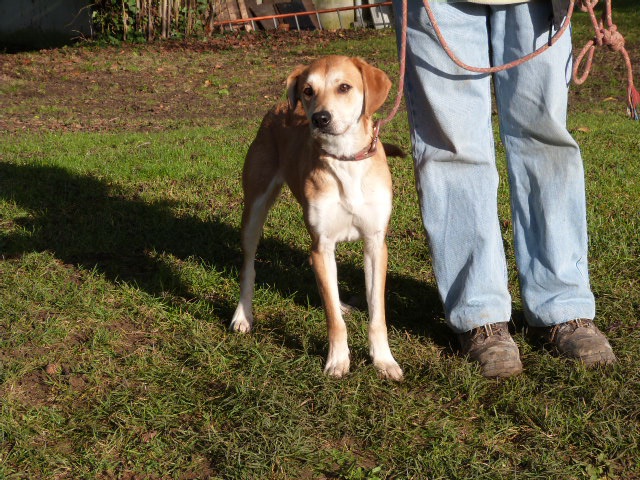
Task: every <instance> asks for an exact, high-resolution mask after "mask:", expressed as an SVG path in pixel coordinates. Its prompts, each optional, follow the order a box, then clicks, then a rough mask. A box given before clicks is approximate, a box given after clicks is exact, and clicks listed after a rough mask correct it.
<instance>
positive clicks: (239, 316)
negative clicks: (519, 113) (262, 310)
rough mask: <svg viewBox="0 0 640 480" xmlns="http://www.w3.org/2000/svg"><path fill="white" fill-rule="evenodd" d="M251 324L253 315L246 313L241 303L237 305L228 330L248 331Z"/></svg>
mask: <svg viewBox="0 0 640 480" xmlns="http://www.w3.org/2000/svg"><path fill="white" fill-rule="evenodd" d="M252 326H253V315H251V313H249V314H247V312H245V310H244V308H243V307H242V305H238V308H236V311H235V313H234V314H233V318H232V319H231V323H230V324H229V330H231V331H232V332H237V333H249V332H250V331H251V327H252Z"/></svg>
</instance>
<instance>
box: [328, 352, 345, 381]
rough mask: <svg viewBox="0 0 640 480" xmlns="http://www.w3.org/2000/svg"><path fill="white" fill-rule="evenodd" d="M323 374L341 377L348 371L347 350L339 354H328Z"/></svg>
mask: <svg viewBox="0 0 640 480" xmlns="http://www.w3.org/2000/svg"><path fill="white" fill-rule="evenodd" d="M324 373H325V375H328V376H330V377H333V378H342V377H344V376H345V375H346V374H347V373H349V351H348V350H347V352H346V354H344V353H343V354H341V355H331V354H330V355H329V358H328V359H327V364H326V365H325V367H324Z"/></svg>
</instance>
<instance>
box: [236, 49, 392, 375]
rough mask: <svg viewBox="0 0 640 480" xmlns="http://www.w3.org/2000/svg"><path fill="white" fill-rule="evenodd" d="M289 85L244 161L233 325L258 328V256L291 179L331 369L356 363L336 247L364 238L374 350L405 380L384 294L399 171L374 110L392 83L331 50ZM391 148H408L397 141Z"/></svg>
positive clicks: (378, 362)
mask: <svg viewBox="0 0 640 480" xmlns="http://www.w3.org/2000/svg"><path fill="white" fill-rule="evenodd" d="M286 84H287V98H288V101H287V102H282V103H281V104H279V105H276V106H275V107H274V108H273V109H271V110H270V111H269V112H268V113H267V114H266V115H265V117H264V119H263V120H262V124H261V125H260V127H259V129H258V133H257V135H256V137H255V139H254V140H253V143H252V144H251V146H250V147H249V150H248V152H247V155H246V159H245V163H244V167H243V172H242V186H243V191H244V210H243V214H242V226H241V243H242V251H243V254H244V260H243V264H242V268H241V271H240V301H239V303H238V306H237V308H236V310H235V313H234V315H233V318H232V320H231V324H230V329H231V330H232V331H236V332H249V331H250V330H251V327H252V325H253V313H252V306H251V304H252V299H253V294H254V282H255V268H254V263H255V254H256V250H257V247H258V242H259V240H260V236H261V234H262V228H263V225H264V222H265V219H266V216H267V213H268V210H269V208H270V207H271V205H272V204H273V202H274V201H275V199H276V197H277V196H278V194H279V192H280V189H281V187H282V185H283V184H284V183H286V184H287V186H288V187H289V189H290V190H291V192H292V193H293V195H294V197H295V198H296V199H297V201H298V202H299V203H300V205H301V206H302V210H303V214H304V221H305V224H306V227H307V230H308V232H309V235H310V236H311V256H310V260H309V261H310V264H311V266H312V268H313V271H314V273H315V277H316V281H317V286H318V289H319V292H320V296H321V297H322V302H323V306H324V310H325V315H326V320H327V330H328V337H329V352H328V357H327V362H326V365H325V368H324V372H325V373H326V374H327V375H329V376H331V377H336V378H340V377H343V376H344V375H346V374H347V373H348V371H349V362H350V359H349V347H348V344H347V328H346V325H345V322H344V320H343V317H342V310H341V304H340V299H339V296H338V280H337V267H336V261H335V253H334V252H335V246H336V243H338V242H344V241H355V240H358V239H363V240H364V273H365V284H366V297H367V303H368V311H369V329H368V339H369V353H370V355H371V358H372V360H373V364H374V366H375V367H376V369H377V370H378V373H379V375H380V376H382V377H383V378H388V379H391V380H397V381H399V380H401V379H402V377H403V373H402V369H401V368H400V366H399V365H398V363H397V362H396V360H395V359H394V357H393V355H392V353H391V349H390V348H389V342H388V338H387V326H386V320H385V299H384V294H385V281H386V271H387V246H386V241H385V236H386V232H387V225H388V223H389V217H390V215H391V199H392V192H391V173H390V171H389V166H388V164H387V157H386V154H385V150H384V147H385V145H383V148H380V146H379V145H378V143H379V142H378V125H377V124H376V123H375V122H374V120H373V118H372V117H373V114H374V112H375V111H376V110H378V109H379V108H380V107H381V106H382V104H383V103H384V101H385V100H386V98H387V95H388V93H389V90H390V88H391V81H390V80H389V78H388V77H387V75H386V74H385V73H384V72H383V71H382V70H379V69H378V68H375V67H373V66H372V65H369V64H368V63H366V62H365V61H364V60H362V59H360V58H352V57H345V56H327V57H322V58H320V59H318V60H316V61H314V62H312V63H311V64H309V65H308V66H304V65H299V66H298V67H296V68H295V69H294V71H293V72H292V73H291V74H290V75H289V77H288V78H287V82H286ZM380 143H382V142H380ZM388 150H389V152H390V153H391V152H393V154H398V150H397V147H394V146H390V147H389V148H388Z"/></svg>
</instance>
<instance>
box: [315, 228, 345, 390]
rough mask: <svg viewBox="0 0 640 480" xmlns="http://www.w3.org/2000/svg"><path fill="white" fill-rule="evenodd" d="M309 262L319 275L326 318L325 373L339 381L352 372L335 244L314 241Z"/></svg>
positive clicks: (317, 276) (317, 279)
mask: <svg viewBox="0 0 640 480" xmlns="http://www.w3.org/2000/svg"><path fill="white" fill-rule="evenodd" d="M310 262H311V266H312V267H313V271H314V273H315V275H316V281H317V283H318V290H319V292H320V296H321V297H322V303H323V305H324V311H325V316H326V318H327V330H328V334H329V355H328V357H327V363H326V365H325V368H324V373H326V374H327V375H330V376H332V377H336V378H340V377H343V376H344V375H346V374H347V373H348V372H349V345H348V344H347V326H346V325H345V323H344V319H343V318H342V311H341V309H340V298H339V294H338V272H337V267H336V259H335V243H333V242H323V241H321V240H320V241H314V244H313V247H312V250H311V258H310Z"/></svg>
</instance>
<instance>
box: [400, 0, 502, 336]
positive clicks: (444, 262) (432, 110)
mask: <svg viewBox="0 0 640 480" xmlns="http://www.w3.org/2000/svg"><path fill="white" fill-rule="evenodd" d="M431 5H432V8H433V10H434V13H435V16H436V17H437V20H438V22H439V25H440V27H441V29H442V31H443V33H444V35H445V36H446V40H447V42H448V43H449V45H450V46H451V47H452V48H453V50H454V51H455V52H456V54H457V55H458V56H460V57H461V59H462V60H463V61H465V62H468V63H471V64H478V65H488V64H489V38H488V30H487V12H488V7H486V6H484V5H478V4H471V3H457V4H445V3H437V2H433V3H432V4H431ZM395 8H396V18H397V19H399V18H400V15H399V12H400V8H401V5H400V1H399V0H396V4H395ZM398 22H399V20H398ZM408 27H409V28H408V35H407V37H408V38H407V63H406V64H407V74H406V78H405V82H406V92H405V93H406V103H407V110H408V114H409V121H410V124H411V135H412V143H413V156H414V161H415V174H416V185H417V189H418V196H419V200H420V207H421V211H422V217H423V223H424V226H425V229H426V232H427V235H428V237H429V243H430V247H431V254H432V257H433V265H434V271H435V275H436V279H437V283H438V289H439V292H440V296H441V298H442V301H443V303H444V308H445V315H446V319H447V322H448V323H449V324H450V326H451V328H452V329H453V330H454V331H455V332H457V333H462V332H466V331H469V330H471V329H473V328H476V327H480V326H482V325H485V324H488V323H496V322H507V321H508V320H509V318H510V315H511V298H510V296H509V292H508V289H507V275H506V263H505V259H504V252H503V246H502V236H501V231H500V226H499V221H498V214H497V187H498V173H497V170H496V166H495V154H494V143H493V133H492V127H491V83H490V82H491V77H490V76H488V75H479V74H473V73H469V72H467V71H465V70H462V69H460V68H459V67H457V66H456V65H455V64H454V63H453V62H452V61H451V59H450V58H449V57H448V56H447V55H446V53H445V52H444V50H443V49H442V47H441V46H440V44H439V42H438V40H437V39H436V38H435V36H434V33H433V31H432V29H431V26H430V24H429V20H428V18H427V15H426V12H425V9H424V6H423V5H422V2H409V19H408ZM396 30H397V31H398V32H399V31H400V25H397V28H396Z"/></svg>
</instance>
